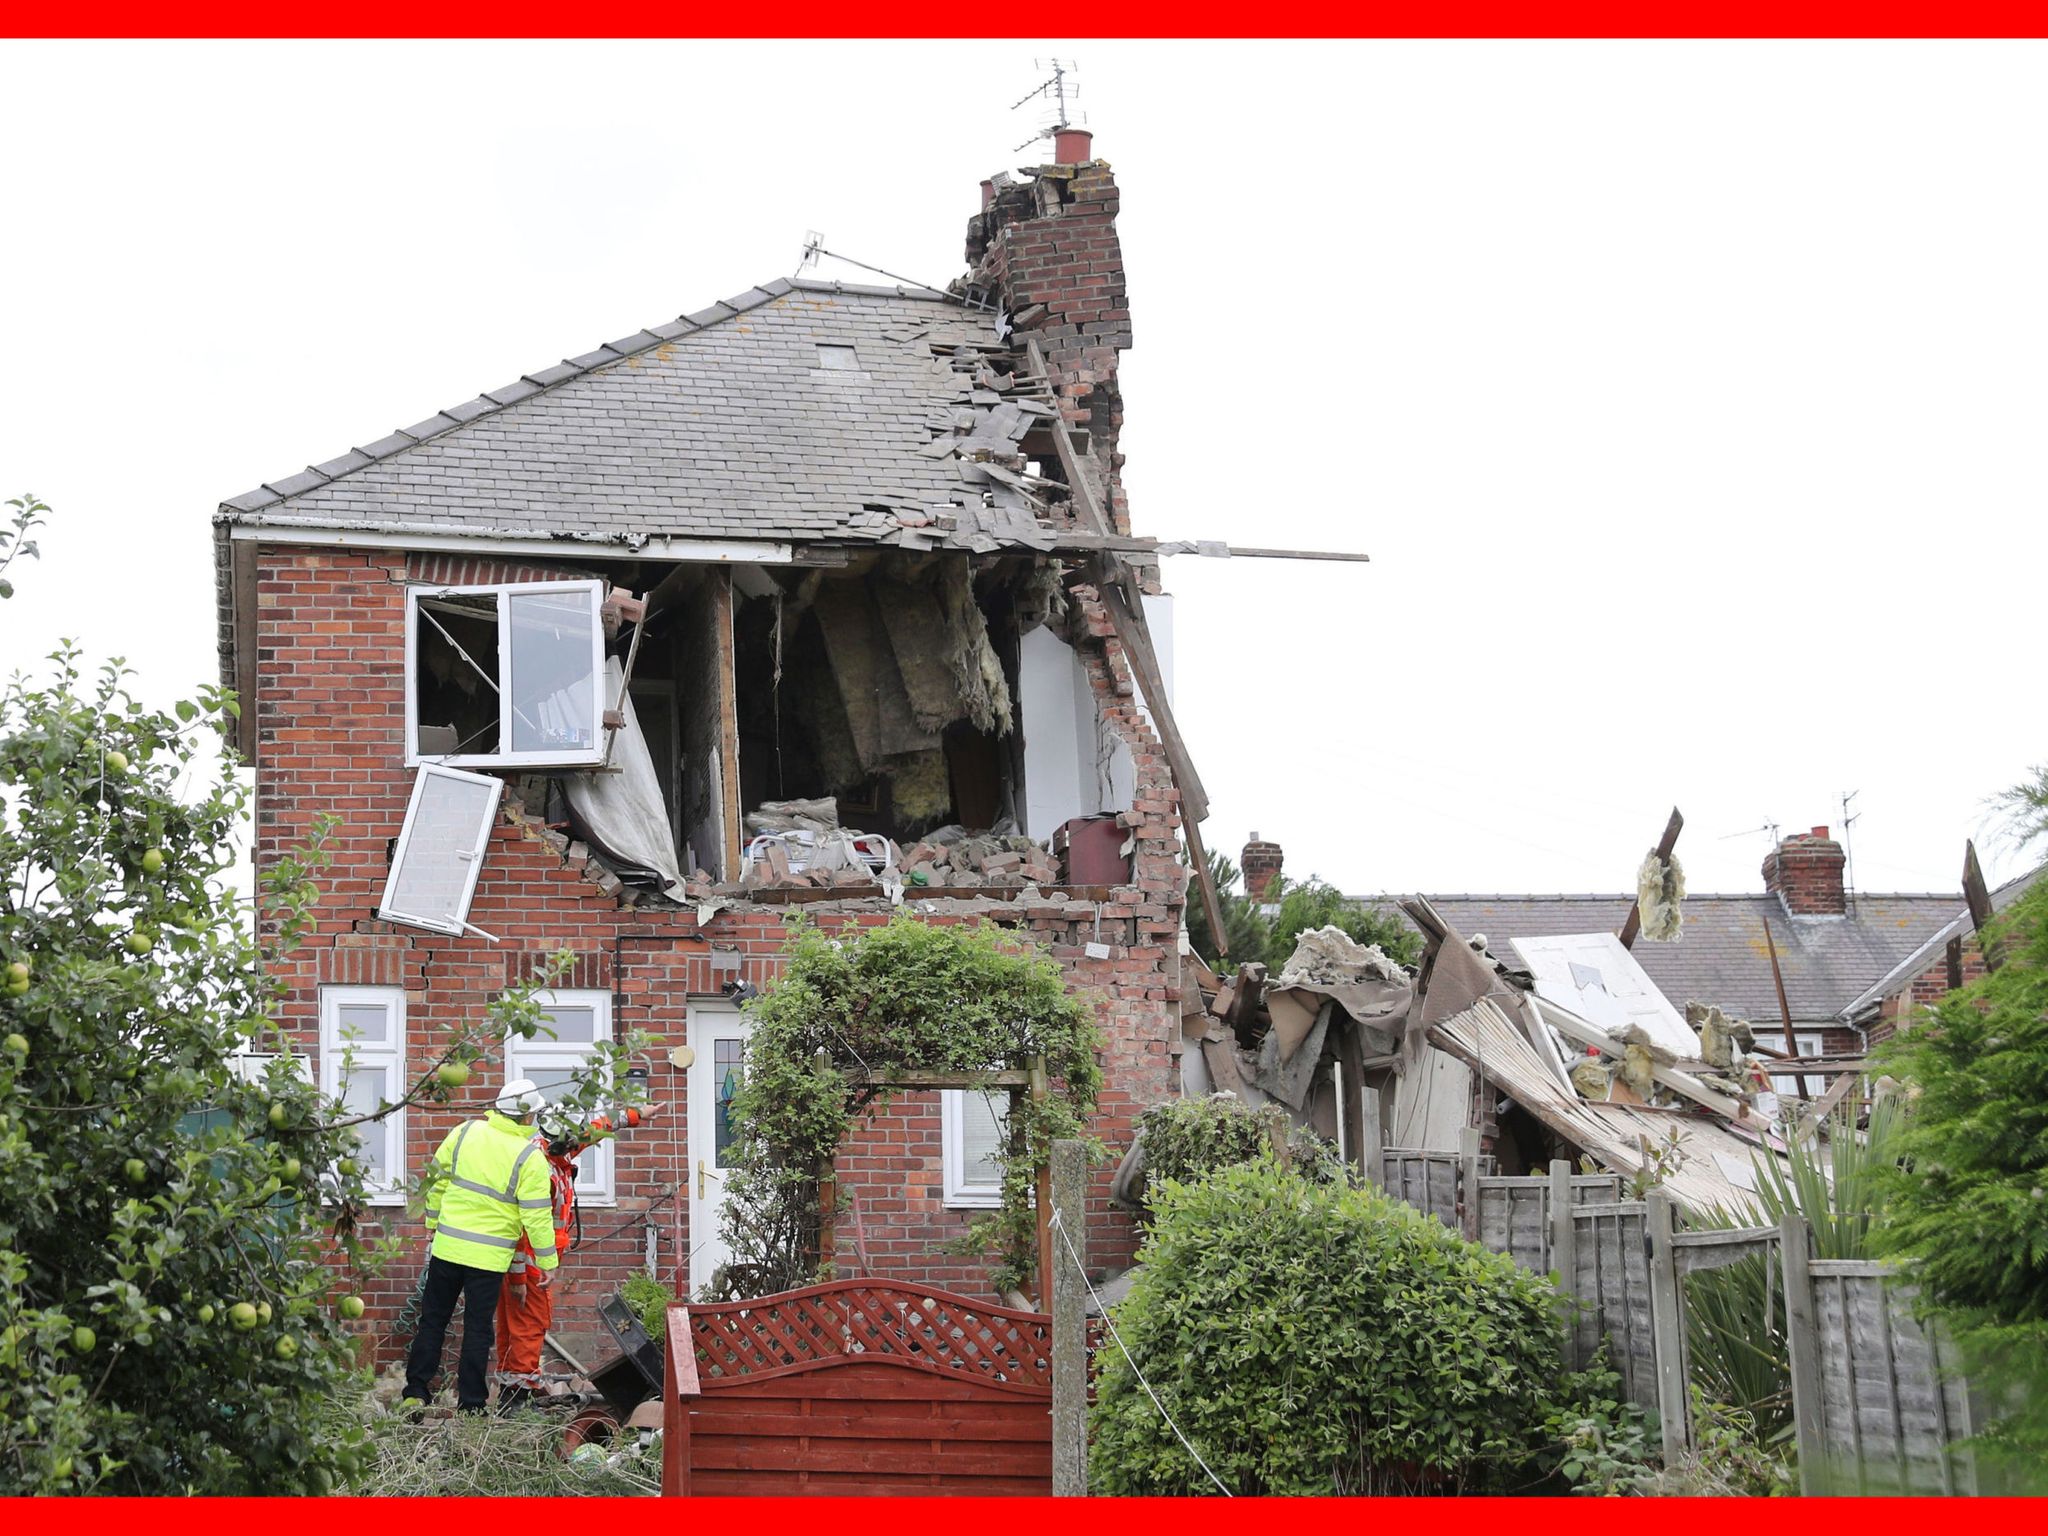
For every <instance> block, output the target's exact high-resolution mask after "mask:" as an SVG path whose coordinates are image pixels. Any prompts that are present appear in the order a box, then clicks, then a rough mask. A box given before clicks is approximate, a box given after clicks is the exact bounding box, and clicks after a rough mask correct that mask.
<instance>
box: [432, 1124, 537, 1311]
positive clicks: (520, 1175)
mask: <svg viewBox="0 0 2048 1536" xmlns="http://www.w3.org/2000/svg"><path fill="white" fill-rule="evenodd" d="M434 1161H435V1162H437V1163H439V1164H440V1165H441V1166H442V1168H443V1169H445V1170H446V1177H444V1178H443V1179H441V1180H440V1182H439V1183H437V1184H436V1185H435V1186H434V1190H433V1192H432V1193H431V1194H430V1195H428V1196H427V1230H428V1231H429V1232H432V1233H433V1234H434V1247H433V1254H434V1257H435V1258H437V1259H446V1260H447V1261H448V1262H449V1263H451V1264H466V1265H468V1266H469V1267H470V1268H471V1269H493V1270H496V1271H497V1272H498V1273H500V1274H503V1273H504V1272H505V1271H506V1270H508V1269H510V1268H511V1267H512V1254H513V1251H514V1250H515V1249H516V1248H517V1247H518V1246H519V1238H520V1234H521V1233H524V1234H525V1236H526V1240H527V1241H528V1243H530V1244H531V1245H532V1247H533V1256H534V1262H536V1263H537V1264H538V1265H539V1266H540V1267H541V1268H542V1269H553V1268H554V1267H555V1265H556V1263H557V1262H559V1261H558V1260H557V1258H556V1256H555V1217H554V1201H553V1198H552V1197H551V1195H550V1194H549V1190H548V1159H547V1150H546V1148H545V1147H544V1146H543V1145H542V1144H541V1143H540V1142H539V1141H537V1140H535V1138H534V1130H533V1127H532V1126H530V1125H521V1124H520V1123H519V1122H518V1121H517V1120H514V1119H512V1118H510V1117H509V1116H506V1115H501V1114H499V1113H498V1112H497V1111H496V1110H495V1109H494V1110H492V1111H491V1112H490V1113H489V1114H488V1115H486V1116H484V1118H483V1119H481V1120H466V1121H464V1122H463V1123H462V1124H461V1125H458V1126H457V1127H456V1128H455V1129H454V1130H452V1131H450V1132H449V1133H448V1139H447V1140H446V1141H444V1142H442V1143H441V1149H440V1150H439V1151H438V1152H436V1153H435V1154H434Z"/></svg>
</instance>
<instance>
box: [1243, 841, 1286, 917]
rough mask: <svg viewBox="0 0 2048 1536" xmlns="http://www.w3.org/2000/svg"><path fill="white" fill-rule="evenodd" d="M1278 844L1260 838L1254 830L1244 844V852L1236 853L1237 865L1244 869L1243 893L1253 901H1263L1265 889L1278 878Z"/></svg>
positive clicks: (1279, 856) (1279, 855) (1279, 857)
mask: <svg viewBox="0 0 2048 1536" xmlns="http://www.w3.org/2000/svg"><path fill="white" fill-rule="evenodd" d="M1280 859H1281V854H1280V845H1279V844H1278V843H1268V842H1264V841H1262V840H1261V839H1260V837H1259V834H1258V833H1256V832H1254V833H1253V834H1252V839H1251V841H1250V842H1248V843H1246V844H1245V845H1244V852H1243V853H1241V854H1239V855H1238V865H1239V867H1240V868H1241V869H1242V870H1243V871H1244V893H1245V895H1247V896H1249V897H1250V898H1251V899H1252V900H1253V901H1264V900H1265V899H1266V891H1267V890H1268V888H1269V887H1271V885H1272V884H1273V882H1274V881H1275V880H1278V879H1279V878H1280Z"/></svg>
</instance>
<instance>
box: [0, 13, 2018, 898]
mask: <svg viewBox="0 0 2048 1536" xmlns="http://www.w3.org/2000/svg"><path fill="white" fill-rule="evenodd" d="M1051 53H1060V54H1074V55H1078V57H1079V59H1080V62H1081V68H1082V81H1083V91H1084V95H1083V100H1082V106H1083V107H1084V108H1085V110H1086V112H1087V114H1088V117H1089V126H1091V127H1092V128H1093V129H1094V130H1095V133H1096V149H1097V152H1098V153H1099V154H1101V155H1103V156H1104V157H1105V158H1107V159H1109V160H1110V161H1111V162H1112V163H1113V164H1114V166H1115V168H1116V173H1117V178H1118V181H1119V182H1120V184H1121V186H1122V188H1123V197H1124V205H1123V215H1122V218H1121V230H1122V234H1123V241H1124V250H1125V256H1126V262H1127V265H1128V268H1129V273H1130V289H1131V303H1132V309H1133V313H1134V323H1135V327H1136V339H1137V346H1136V349H1135V350H1134V351H1133V352H1132V353H1131V354H1129V356H1128V358H1127V360H1126V363H1125V371H1124V375H1123V379H1124V389H1125V398H1126V404H1127V410H1128V423H1127V427H1126V431H1125V434H1124V448H1125V450H1126V451H1127V453H1128V454H1129V457H1130V465H1129V469H1128V480H1129V484H1130V487H1131V494H1132V506H1133V511H1134V516H1135V519H1136V521H1137V524H1138V527H1139V530H1140V531H1141V532H1147V533H1155V534H1159V535H1162V536H1168V537H1201V538H1220V539H1225V540H1230V541H1234V542H1238V543H1246V544H1261V545H1291V546H1296V547H1306V548H1326V549H1361V550H1365V551H1368V552H1370V553H1371V555H1372V557H1373V561H1374V563H1373V564H1370V565H1363V566H1360V565H1331V564H1296V563H1288V564H1281V563H1276V562H1262V561H1251V560H1242V561H1233V562H1229V563H1223V562H1216V561H1205V560H1197V559H1192V558H1185V559H1177V560H1174V561H1172V562H1171V563H1170V564H1169V566H1168V573H1167V574H1168V581H1169V585H1170V586H1171V587H1172V588H1173V589H1174V590H1175V591H1176V592H1177V593H1178V594H1179V599H1180V603H1179V611H1178V620H1177V624H1176V629H1177V641H1176V651H1177V655H1176V668H1175V670H1176V673H1177V689H1178V695H1179V705H1180V710H1181V713H1182V716H1183V720H1184V729H1185V731H1186V734H1187V736H1188V739H1189V741H1190V743H1191V746H1192V748H1193V750H1194V751H1195V753H1196V756H1197V759H1198V761H1199V764H1200V766H1201V770H1202V773H1203V776H1204V778H1205V779H1206V781H1207V783H1208V785H1209V789H1210V793H1211V798H1212V800H1213V802H1214V810H1213V815H1212V817H1211V819H1210V821H1209V823H1208V826H1207V835H1208V838H1209V841H1210V843H1211V845H1212V846H1216V847H1220V848H1223V849H1226V850H1229V851H1231V852H1232V853H1233V854H1234V852H1235V850H1236V848H1237V847H1238V845H1239V844H1240V843H1241V842H1242V841H1243V839H1244V837H1245V835H1246V834H1247V832H1249V831H1250V830H1252V829H1257V830H1258V831H1260V832H1262V833H1264V834H1265V835H1266V836H1268V837H1271V838H1275V839H1277V840H1278V841H1280V842H1281V843H1283V844H1284V845H1285V846H1286V849H1287V852H1288V866H1289V869H1290V871H1292V872H1293V873H1296V874H1307V873H1309V872H1310V871H1311V870H1315V871H1319V872H1320V873H1322V874H1324V875H1326V876H1328V877H1330V878H1332V879H1335V880H1337V881H1338V882H1340V883H1341V884H1343V885H1344V886H1346V887H1347V888H1349V889H1352V890H1412V889H1423V890H1432V891H1449V890H1496V891H1523V890H1531V891H1558V890H1564V891H1584V890H1618V889H1624V888H1626V887H1627V886H1628V885H1629V884H1630V882H1631V881H1632V879H1633V871H1634V868H1635V865H1636V862H1637V861H1638V859H1639V858H1640V857H1641V854H1642V851H1643V849H1644V848H1645V847H1646V846H1647V845H1648V844H1649V843H1650V842H1651V841H1652V840H1653V839H1654V838H1655V835H1656V833H1657V832H1658V831H1659V830H1660V828H1661V827H1662V825H1663V821H1664V817H1665V814H1666V812H1667V811H1668V809H1669V808H1670V807H1671V806H1672V805H1673V804H1674V803H1675V804H1677V805H1679V806H1681V807H1682V808H1683V809H1684V811H1685V814H1686V820H1687V826H1686V833H1685V837H1684V839H1683V841H1682V842H1681V844H1680V854H1681V857H1682V858H1683V860H1684V862H1685V863H1686V865H1687V869H1688V874H1689V878H1690V882H1691V885H1692V888H1693V889H1694V890H1696V891H1704V890H1734V891H1744V890H1753V889H1758V888H1760V880H1759V876H1758V873H1757V866H1758V863H1759V861H1760V860H1761V858H1762V855H1763V853H1764V852H1765V850H1766V846H1767V845H1766V839H1765V837H1764V835H1763V834H1762V833H1761V832H1754V831H1752V830H1751V829H1755V828H1758V827H1760V826H1761V825H1762V824H1763V823H1764V822H1765V821H1766V820H1775V821H1778V822H1781V823H1783V824H1784V826H1785V827H1786V828H1787V829H1796V828H1803V827H1806V826H1809V825H1814V824H1818V823H1828V824H1830V825H1836V824H1839V821H1840V812H1839V806H1838V797H1839V795H1840V793H1841V792H1842V791H1844V790H1857V791H1860V795H1859V797H1858V799H1857V801H1856V807H1855V808H1856V809H1857V810H1858V811H1860V812H1861V813H1862V819H1861V820H1860V821H1859V822H1858V823H1857V824H1856V826H1855V832H1854V853H1855V860H1856V873H1857V880H1858V884H1859V885H1861V886H1862V887H1864V888H1866V889H1916V890H1919V889H1926V890H1953V889H1955V887H1956V882H1957V871H1958V868H1959V864H1960V853H1961V845H1962V840H1963V838H1964V837H1965V836H1969V835H1972V834H1975V835H1977V836H1978V837H1979V842H1980V846H1981V845H1982V844H1983V843H1984V840H1985V839H1984V834H1985V832H1986V831H1987V830H1988V827H1989V824H1988V822H1987V814H1986V809H1985V797H1986V796H1987V795H1989V794H1990V793H1992V792H1993V791H1995V790H1997V789H1999V788H2000V787H2002V786H2004V785H2007V784H2010V783H2012V782H2013V781H2014V780H2015V779H2017V778H2018V777H2019V776H2020V775H2021V774H2022V772H2023V771H2024V770H2025V769H2026V767H2027V765H2028V764H2030V763H2033V762H2038V761H2042V760H2043V759H2048V708H2044V704H2043V700H2042V696H2041V691H2040V682H2039V671H2040V668H2039V660H2038V658H2039V646H2040V644H2041V641H2040V634H2041V624H2040V600H2039V593H2040V590H2041V580H2042V572H2043V569H2044V564H2048V562H2044V556H2048V516H2044V507H2043V503H2044V494H2048V455H2044V451H2043V447H2044V440H2043V432H2044V427H2043V423H2044V422H2048V283H2044V281H2043V276H2042V275H2043V273H2048V200H2044V198H2043V197H2042V195H2041V186H2042V179H2043V178H2042V172H2043V165H2042V160H2043V154H2044V151H2043V148H2042V146H2043V145H2048V89H2044V85H2048V79H2044V74H2048V52H2044V50H2043V49H2042V48H2041V47H2038V46H2030V45H2028V46H2015V45H1969V44H1940V45H1892V44H1705V45H1701V44H1462V43H1460V44H1413V43H1401V44H1330V43H1317V44H1313V45H1296V44H1285V43H1256V44H1245V43H1231V44H1220V45H1219V44H1202V43H1188V44H1159V43H1144V44H1122V45H1113V44H1100V43H1079V44H1060V43H1054V42H1051V41H1047V40H1037V41H1025V42H1018V43H1013V44H957V45H955V44H923V43H904V42H890V43H874V44H830V45H823V44H821V45H804V44H788V43H776V44H759V45H740V44H720V43H628V44H602V43H591V44H561V43H551V44H510V43H507V44H490V43H481V44H470V43H446V44H421V43H408V44H335V43H324V44H289V45H285V44H264V43H249V44H230V45H220V44H198V43H195V44H174V45H146V44H137V45H90V44H87V45H69V44H54V45H53V44H22V43H7V44H0V110H4V112H5V114H6V132H5V137H4V144H5V147H4V148H0V216H4V221H5V228H6V233H5V235H4V236H0V360H4V363H5V367H4V369H0V496H4V495H12V494H15V493H17V492H19V491H20V490H23V489H33V490H35V491H37V492H38V493H40V494H41V495H42V496H43V497H44V498H45V499H47V500H48V501H50V502H51V503H53V504H54V505H55V506H56V507H57V509H58V512H59V518H58V521H57V523H56V525H55V526H54V527H53V528H52V529H50V530H49V531H48V532H47V533H46V534H45V535H44V537H43V539H42V544H43V548H44V551H45V556H46V558H45V559H44V560H43V562H42V564H41V566H40V568H36V567H31V568H29V569H27V570H24V571H18V572H17V575H18V576H19V577H20V578H21V580H20V582H19V585H20V586H21V588H22V591H21V595H19V596H18V597H17V598H16V599H15V600H14V602H12V603H11V604H8V605H6V607H5V609H4V610H0V664H4V665H5V666H7V667H9V668H10V669H11V668H12V667H13V666H16V665H21V664H25V663H26V662H27V661H29V660H30V659H31V658H33V657H34V656H37V655H39V654H41V652H42V651H43V650H45V649H47V647H48V643H49V642H50V641H52V640H53V639H54V638H55V637H56V636H57V635H59V634H65V633H70V634H76V635H78V636H80V637H81V638H83V639H84V640H85V641H86V642H87V644H88V645H89V647H90V648H91V649H92V650H93V652H94V653H96V654H100V655H105V654H124V655H126V656H127V657H128V658H130V660H131V661H132V662H133V663H134V664H135V665H136V666H137V667H138V668H139V669H140V671H141V675H142V689H143V692H144V693H145V695H146V696H148V697H151V698H153V699H155V700H157V701H160V702H162V701H168V700H169V699H171V698H173V697H176V696H178V695H180V694H182V693H185V692H187V691H189V690H190V689H192V688H193V687H194V686H196V685H197V684H198V683H200V682H201V681H203V680H206V679H209V678H211V677H212V676H213V671H214V652H213V647H214V629H213V577H212V567H211V550H210V543H209V531H208V517H209V515H210V514H211V512H212V511H213V509H214V507H215V506H216V504H217V503H218V502H219V501H220V500H221V499H222V498H224V497H226V496H230V495H234V494H237V493H239V492H241V491H243V490H246V489H248V488H250V487H252V486H254V485H256V484H257V483H259V482H261V481H264V480H270V479H276V478H278V477H280V476H282V475H284V474H288V473H291V472H292V471H295V470H297V469H298V468H300V467H302V466H304V465H306V464H308V463H314V462H318V461H320V460H323V459H327V458H330V457H332V456H333V455H335V454H338V453H340V452H341V451H342V450H344V449H345V448H347V447H349V446H351V445H353V444H356V443H361V442H367V441H369V440H372V439H374V438H377V437H380V436H382V435H383V434H385V433H386V432H388V431H389V430H390V429H391V428H393V427H396V426H402V425H404V424H406V423H408V422H411V421H416V420H418V419H419V418H421V417H423V416H426V415H429V414H431V413H432V412H433V411H435V410H437V409H439V408H440V407H442V406H444V405H448V404H452V403H454V402H456V401H459V400H463V399H467V398H469V397H470V396H473V395H475V394H476V393H478V392H479V391H480V390H483V389H489V388H495V387H497V386H498V385H501V384H504V383H507V382H509V381H510V380H512V379H514V378H515V377H517V376H518V375H519V374H521V373H525V372H530V371H532V370H534V369H536V368H538V367H541V366H545V365H546V364H548V363H550V362H552V361H554V360H555V359H557V358H560V357H564V356H571V355H574V354H576V353H579V352H582V351H584V350H587V349H588V348H589V347H591V346H593V345H595V344H596V343H598V342H600V341H603V340H606V339H608V338H611V337H614V336H620V335H624V334H627V333H629V332H631V331H634V330H637V329H639V328H640V327H642V326H644V325H647V324H649V323H651V322H654V321H657V320H661V319H666V318H669V317H671V316H673V315H675V314H677V313H679V312H681V311H685V310H691V309H697V308H700V307H702V306H703V305H705V304H707V303H708V302H710V301H711V300H712V299H715V298H722V297H725V296H727V295H730V294H735V293H738V292H740V291H741V290H743V289H745V288H747V287H749V286H751V285H752V284H754V283H756V282H758V281H760V280H762V279H764V278H767V277H770V276H774V275H778V274H787V273H789V272H791V271H792V270H794V268H795V266H796V262H797V257H798V254H799V251H800V248H801V244H802V240H803V236H804V233H805V231H806V230H809V229H816V230H820V231H822V232H823V233H824V234H825V236H826V237H827V241H828V243H829V244H830V245H831V246H832V247H833V248H834V249H836V250H840V251H843V252H846V253H847V254H849V255H854V256H858V257H860V258H861V259H863V260H866V261H870V262H873V263H875V264H876V265H879V266H883V267H887V268H890V269H891V270H894V271H897V272H902V273H907V274H909V275H911V276H913V277H916V278H919V279H921V280H925V281H930V282H935V283H944V282H945V281H946V280H948V279H949V278H951V277H952V276H954V275H955V274H956V273H957V272H958V271H959V270H960V268H961V264H962V263H961V237H962V233H963V228H964V223H965V220H966V218H967V216H968V214H969V213H970V212H972V211H973V209H974V208H975V207H976V205H977V198H978V193H977V190H976V184H977V183H978V182H979V181H980V180H981V178H982V177H984V176H986V175H988V174H990V173H991V172H993V171H995V170H997V169H999V168H1001V167H1003V166H1005V165H1008V164H1013V163H1019V162H1023V163H1030V162H1031V161H1032V160H1033V158H1034V157H1033V156H1032V155H1029V154H1024V155H1019V154H1015V153H1013V150H1012V146H1014V145H1015V144H1017V143H1018V141H1019V140H1021V139H1023V138H1024V137H1025V136H1026V135H1027V134H1028V133H1029V132H1031V131H1032V129H1033V127H1035V126H1036V122H1035V120H1034V119H1033V117H1032V114H1030V113H1029V112H1022V113H1015V114H1012V113H1010V112H1009V111H1008V110H1007V108H1008V105H1009V103H1010V102H1011V101H1013V100H1014V99H1016V98H1017V97H1018V96H1020V95H1022V94H1024V92H1025V91H1026V90H1027V89H1028V88H1029V87H1030V86H1031V85H1032V84H1033V83H1034V82H1035V80H1036V78H1037V76H1036V75H1035V74H1034V71H1033V61H1034V58H1035V57H1040V56H1044V55H1047V54H1051ZM826 271H827V275H831V273H832V271H833V269H832V268H830V267H828V268H827V269H826ZM838 274H839V275H843V276H846V277H849V278H859V277H861V274H859V273H857V272H852V271H849V270H847V269H844V268H840V269H838ZM1987 852H1989V853H1990V854H1991V857H1990V859H1989V862H1990V864H1991V865H1992V870H1993V873H1994V876H1996V875H1997V874H1999V873H2012V872H2016V871H2017V870H2018V869H2019V868H2021V867H2023V863H2024V861H2023V860H2022V859H2021V858H2019V857H2018V856H2016V855H2014V854H2013V853H2012V852H2011V851H2010V850H2007V849H1998V850H1987Z"/></svg>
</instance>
